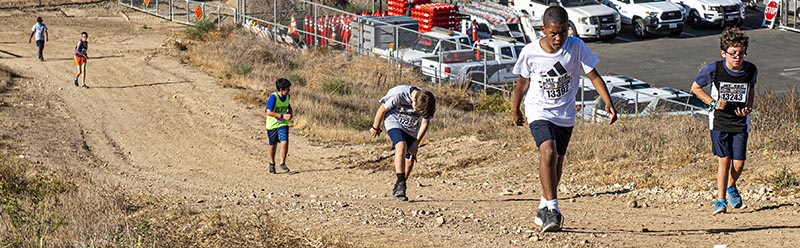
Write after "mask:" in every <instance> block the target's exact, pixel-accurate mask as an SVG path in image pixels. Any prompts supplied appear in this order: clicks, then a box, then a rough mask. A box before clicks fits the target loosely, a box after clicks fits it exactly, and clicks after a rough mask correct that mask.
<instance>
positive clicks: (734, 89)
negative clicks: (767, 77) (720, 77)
mask: <svg viewBox="0 0 800 248" xmlns="http://www.w3.org/2000/svg"><path fill="white" fill-rule="evenodd" d="M748 86H749V85H748V84H746V83H728V82H720V83H719V98H720V99H722V100H725V101H727V102H740V103H746V102H747V92H748V91H747V90H748V89H747V87H748Z"/></svg>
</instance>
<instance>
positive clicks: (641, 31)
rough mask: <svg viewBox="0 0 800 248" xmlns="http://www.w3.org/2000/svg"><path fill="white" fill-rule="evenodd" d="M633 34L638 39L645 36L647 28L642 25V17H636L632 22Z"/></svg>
mask: <svg viewBox="0 0 800 248" xmlns="http://www.w3.org/2000/svg"><path fill="white" fill-rule="evenodd" d="M633 35H634V36H636V38H639V39H645V38H647V29H646V28H645V26H644V19H641V18H639V19H636V20H634V22H633Z"/></svg>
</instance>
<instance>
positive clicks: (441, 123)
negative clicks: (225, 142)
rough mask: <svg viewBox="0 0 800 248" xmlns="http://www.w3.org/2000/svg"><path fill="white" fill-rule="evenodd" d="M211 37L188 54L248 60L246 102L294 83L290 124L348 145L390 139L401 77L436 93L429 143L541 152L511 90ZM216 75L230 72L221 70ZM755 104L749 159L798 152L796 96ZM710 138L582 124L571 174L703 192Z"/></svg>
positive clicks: (702, 131) (680, 127)
mask: <svg viewBox="0 0 800 248" xmlns="http://www.w3.org/2000/svg"><path fill="white" fill-rule="evenodd" d="M212 35H215V36H217V37H218V39H208V42H204V43H197V44H194V46H193V47H190V49H189V51H190V52H189V53H188V56H189V58H190V60H192V61H206V60H209V59H210V58H227V59H228V60H229V61H236V63H247V64H252V65H253V68H254V69H253V71H252V72H251V73H250V74H248V75H246V76H244V77H239V78H237V79H236V80H235V81H228V82H230V84H234V85H231V86H230V87H236V88H241V89H243V93H241V94H239V96H237V99H239V101H240V102H243V103H245V104H259V105H262V106H263V104H264V102H265V99H266V98H265V96H267V95H268V94H269V93H271V92H272V91H273V89H272V88H273V86H272V82H274V80H275V79H277V78H279V77H287V78H289V79H291V81H292V83H293V84H294V86H293V88H292V96H293V98H292V105H293V107H294V109H295V111H296V114H297V118H296V119H295V120H294V121H293V127H294V128H297V129H300V130H302V131H303V132H304V133H306V134H309V135H311V136H313V137H316V138H319V139H322V140H328V141H334V142H342V143H351V144H358V143H367V142H381V143H386V142H387V140H386V137H385V136H384V137H381V138H379V139H370V138H369V137H368V135H367V133H366V130H367V129H368V128H369V125H370V123H371V122H372V118H373V117H374V113H375V111H376V110H377V108H378V102H377V101H378V99H380V97H382V96H383V94H385V92H386V90H388V89H389V88H391V87H392V86H395V85H397V84H401V83H402V84H411V85H418V86H422V87H425V88H426V89H429V90H431V91H432V92H434V94H435V95H436V97H437V100H438V106H437V113H436V116H435V118H434V121H433V122H432V126H431V132H429V136H428V137H429V140H437V139H442V138H447V137H461V136H476V137H478V138H479V140H501V141H503V142H502V143H503V144H511V145H510V146H508V147H504V148H497V149H508V150H512V151H517V152H522V151H530V150H531V149H533V150H535V145H534V142H533V139H532V138H531V137H530V133H529V132H528V130H527V128H517V127H513V128H512V123H511V115H510V114H509V112H510V109H511V107H510V99H509V97H508V96H503V95H488V96H486V95H478V96H472V95H471V94H470V93H469V92H466V91H464V90H463V89H456V88H452V87H449V86H446V85H428V84H423V81H422V79H421V78H420V77H419V76H418V75H419V73H418V72H414V71H411V70H409V69H408V68H401V67H400V66H399V65H398V64H394V63H389V62H387V61H386V60H384V59H380V58H377V57H372V56H361V55H356V54H352V53H346V52H342V51H331V50H327V49H311V50H302V51H296V50H293V49H290V48H287V47H284V46H282V45H277V44H272V43H268V42H266V41H263V40H260V39H256V38H253V36H252V35H249V34H247V33H244V32H242V31H236V30H225V31H223V33H222V34H212ZM237 42H238V43H246V44H237ZM247 49H250V50H252V51H257V52H255V54H258V56H251V55H248V54H253V53H242V52H239V51H243V50H247ZM192 51H197V52H192ZM199 51H202V52H199ZM232 51H233V52H232ZM261 58H268V59H261ZM217 61H224V60H221V59H217ZM230 65H231V63H227V64H226V63H218V64H212V63H203V64H201V66H204V68H206V70H207V71H212V72H224V71H225V70H226V68H229V67H230ZM263 68H266V69H263ZM217 75H219V76H220V77H221V78H229V76H227V75H226V74H224V73H219V74H217ZM226 84H227V83H226ZM757 101H758V102H757V103H756V108H757V110H758V111H759V112H758V113H756V114H753V116H752V130H751V135H750V137H751V138H750V142H749V150H750V151H751V155H750V157H751V158H755V159H759V158H765V157H767V156H770V155H775V154H780V155H782V156H796V155H795V154H796V153H797V151H800V131H798V127H799V125H798V123H800V109H798V108H800V107H799V105H798V102H800V96H798V93H797V92H796V91H791V92H788V93H785V94H775V93H773V92H765V93H762V94H760V95H759V97H758V98H757ZM759 106H778V107H777V108H768V107H759ZM708 137H709V134H708V125H707V120H706V119H697V118H694V117H689V116H651V117H645V118H638V119H624V120H621V121H620V122H618V123H617V124H615V125H612V126H608V125H602V124H594V123H582V122H579V123H578V124H577V125H576V127H575V132H574V135H573V138H572V141H571V144H570V150H569V155H568V160H569V161H570V163H572V164H576V165H577V167H580V168H576V169H575V173H578V174H579V176H580V177H582V178H584V179H586V180H585V182H586V183H590V184H594V185H608V184H614V183H627V182H633V183H635V184H636V185H637V186H638V187H656V186H657V187H665V188H675V187H682V188H691V189H697V190H704V189H705V185H701V184H698V183H697V182H698V181H704V180H709V179H712V180H713V173H714V170H715V168H716V167H714V166H709V165H713V164H714V163H715V159H714V157H713V156H712V155H711V146H710V142H709V138H708ZM429 149H436V148H429ZM471 164H478V163H471ZM769 166H770V167H768V168H770V169H768V170H766V171H767V172H770V173H767V172H764V173H760V174H759V179H757V180H760V181H762V182H765V180H766V178H767V177H768V176H769V175H772V174H774V173H772V172H776V171H778V170H779V168H778V167H775V168H772V167H771V166H772V165H769ZM449 169H453V168H449ZM456 169H457V168H456ZM676 175H681V176H679V177H678V176H676Z"/></svg>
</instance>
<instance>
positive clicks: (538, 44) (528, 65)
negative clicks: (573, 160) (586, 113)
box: [513, 6, 617, 232]
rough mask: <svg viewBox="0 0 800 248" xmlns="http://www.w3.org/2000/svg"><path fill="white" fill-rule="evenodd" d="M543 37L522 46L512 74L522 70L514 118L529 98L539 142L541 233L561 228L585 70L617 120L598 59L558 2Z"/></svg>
mask: <svg viewBox="0 0 800 248" xmlns="http://www.w3.org/2000/svg"><path fill="white" fill-rule="evenodd" d="M542 19H543V22H544V30H543V31H544V35H545V37H544V38H541V39H539V40H537V41H534V42H532V43H530V44H528V45H526V46H525V48H523V49H522V52H521V54H520V58H519V60H517V64H516V65H515V66H514V73H515V74H518V75H519V78H518V79H517V86H516V89H515V90H514V102H513V105H514V107H513V109H514V122H515V123H516V124H517V125H518V126H522V124H523V118H522V112H521V111H520V103H521V102H522V100H523V97H524V100H525V118H526V119H527V120H528V126H529V127H530V130H531V134H532V135H533V139H534V140H535V141H536V146H537V147H539V179H540V180H541V184H542V197H541V200H540V202H539V207H538V210H537V212H536V218H535V220H534V222H535V223H536V224H537V225H541V226H542V232H553V231H559V230H561V223H562V220H563V217H562V215H561V210H559V209H558V197H557V189H558V183H559V182H560V179H561V173H562V165H563V164H564V155H565V154H566V152H567V145H568V144H569V140H570V137H571V136H572V127H573V126H574V125H575V113H576V108H575V94H576V92H577V90H578V89H579V88H578V86H579V80H580V76H581V74H582V73H586V74H587V76H588V77H589V79H591V80H592V84H593V85H594V87H595V88H596V89H597V93H598V94H599V95H600V97H601V98H602V99H603V101H604V102H605V104H606V109H605V110H606V112H608V113H609V114H610V117H611V120H610V122H609V125H610V124H612V123H614V122H615V121H616V120H617V113H616V110H615V109H614V105H613V103H612V102H611V97H610V96H609V94H608V90H607V89H606V85H605V83H604V81H603V79H602V78H601V77H600V75H599V74H598V73H597V71H596V70H595V66H596V65H597V62H599V59H598V58H597V56H595V55H594V53H592V51H591V50H590V49H589V47H587V46H586V43H584V42H583V41H582V40H581V39H579V38H576V37H568V36H567V29H568V27H569V23H568V19H567V12H566V10H564V8H562V7H560V6H552V7H549V8H547V10H545V12H544V16H543V18H542Z"/></svg>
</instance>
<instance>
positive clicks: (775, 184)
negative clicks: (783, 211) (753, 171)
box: [766, 167, 800, 192]
mask: <svg viewBox="0 0 800 248" xmlns="http://www.w3.org/2000/svg"><path fill="white" fill-rule="evenodd" d="M766 181H767V183H769V185H770V186H771V187H772V190H774V191H776V192H778V191H782V190H785V189H792V188H794V187H797V186H800V180H798V179H797V175H795V174H794V173H792V172H791V171H789V169H788V168H786V167H783V169H781V171H779V172H778V174H776V175H774V176H771V177H768V178H767V180H766Z"/></svg>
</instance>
